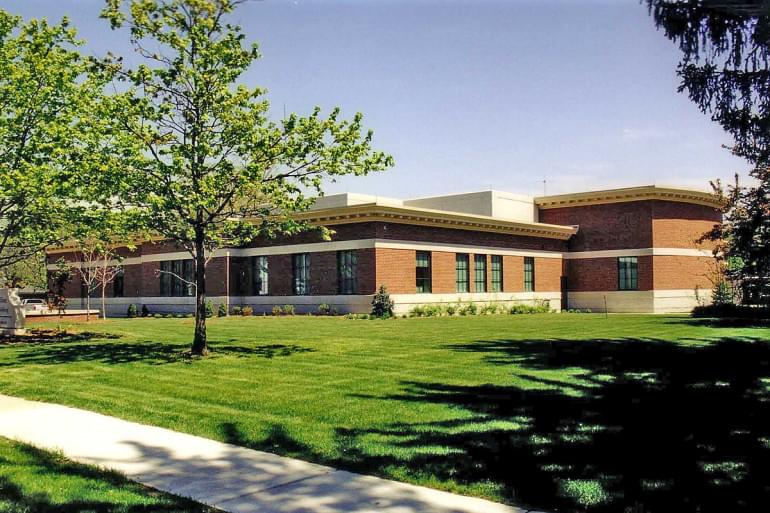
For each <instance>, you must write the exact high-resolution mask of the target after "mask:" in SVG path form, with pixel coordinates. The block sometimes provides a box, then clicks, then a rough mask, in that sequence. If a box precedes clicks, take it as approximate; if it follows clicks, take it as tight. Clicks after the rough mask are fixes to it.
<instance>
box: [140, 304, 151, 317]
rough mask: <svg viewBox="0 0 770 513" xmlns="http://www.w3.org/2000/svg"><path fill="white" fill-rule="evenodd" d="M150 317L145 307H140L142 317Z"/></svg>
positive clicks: (148, 310)
mask: <svg viewBox="0 0 770 513" xmlns="http://www.w3.org/2000/svg"><path fill="white" fill-rule="evenodd" d="M149 316H150V309H149V308H147V305H142V317H149Z"/></svg>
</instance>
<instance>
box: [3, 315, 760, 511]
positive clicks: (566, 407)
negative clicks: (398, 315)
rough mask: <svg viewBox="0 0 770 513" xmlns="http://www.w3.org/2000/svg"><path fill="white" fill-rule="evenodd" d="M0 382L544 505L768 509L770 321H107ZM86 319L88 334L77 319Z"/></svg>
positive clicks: (6, 351) (29, 358)
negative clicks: (207, 344) (198, 355)
mask: <svg viewBox="0 0 770 513" xmlns="http://www.w3.org/2000/svg"><path fill="white" fill-rule="evenodd" d="M87 328H88V330H90V331H91V332H92V333H81V334H79V335H72V336H68V337H65V338H63V339H51V340H40V341H38V342H36V343H28V344H24V345H21V344H5V345H2V343H0V392H2V393H7V394H11V395H16V396H21V397H25V398H30V399H40V400H45V401H51V402H56V403H62V404H67V405H72V406H77V407H81V408H86V409H90V410H95V411H99V412H102V413H106V414H110V415H115V416H117V417H122V418H126V419H130V420H135V421H140V422H144V423H149V424H156V425H159V426H163V427H167V428H171V429H176V430H179V431H185V432H189V433H194V434H197V435H201V436H205V437H209V438H214V439H218V440H224V441H227V442H231V443H234V444H238V445H242V446H246V447H253V448H257V449H263V450H267V451H271V452H275V453H279V454H283V455H289V456H295V457H298V458H302V459H306V460H311V461H316V462H321V463H326V464H330V465H334V466H337V467H342V468H345V469H350V470H354V471H359V472H363V473H371V474H376V475H380V476H385V477H389V478H393V479H398V480H403V481H408V482H412V483H417V484H422V485H427V486H431V487H436V488H440V489H444V490H449V491H454V492H459V493H464V494H469V495H476V496H481V497H486V498H490V499H493V500H498V501H503V502H507V503H511V504H517V505H524V506H530V507H534V508H542V509H547V510H552V511H556V510H558V511H591V512H602V513H604V512H624V511H629V512H633V513H640V512H644V513H652V512H661V513H669V512H672V511H676V512H678V513H681V512H690V511H692V512H695V511H698V512H701V513H709V512H715V513H716V512H719V513H724V512H730V513H735V512H748V511H766V508H767V505H768V504H770V343H768V342H770V330H769V329H767V328H752V327H724V326H717V325H713V324H711V323H709V322H708V321H703V320H693V319H688V318H685V317H669V316H631V315H629V316H610V317H609V318H605V317H604V316H601V315H586V314H560V315H557V314H545V315H519V316H482V317H473V318H467V317H457V318H428V319H396V320H389V321H366V320H350V319H343V318H308V317H294V318H271V317H267V318H261V317H258V318H230V319H212V320H211V323H210V328H209V330H210V339H211V344H212V349H213V351H214V352H213V355H212V356H211V357H209V358H207V359H202V360H200V359H196V360H189V359H186V358H184V357H182V356H180V353H181V351H183V350H185V349H186V348H187V346H188V341H189V339H190V337H191V334H192V328H193V326H192V320H189V319H135V320H111V321H106V322H100V323H94V324H92V325H90V326H88V327H87ZM81 329H82V328H81Z"/></svg>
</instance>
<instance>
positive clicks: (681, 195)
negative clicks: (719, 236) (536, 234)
mask: <svg viewBox="0 0 770 513" xmlns="http://www.w3.org/2000/svg"><path fill="white" fill-rule="evenodd" d="M648 200H661V201H676V202H680V203H691V204H694V205H703V206H707V207H713V208H722V206H723V205H722V201H721V200H720V199H719V198H718V197H717V196H716V195H714V194H712V193H709V192H705V191H697V190H689V189H679V188H670V187H658V186H655V185H646V186H642V187H629V188H625V189H611V190H605V191H590V192H579V193H575V194H559V195H554V196H540V197H538V198H535V204H536V205H537V206H538V207H539V208H541V209H550V208H563V207H579V206H584V205H603V204H607V203H626V202H629V201H648Z"/></svg>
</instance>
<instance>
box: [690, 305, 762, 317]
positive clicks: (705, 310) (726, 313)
mask: <svg viewBox="0 0 770 513" xmlns="http://www.w3.org/2000/svg"><path fill="white" fill-rule="evenodd" d="M692 316H693V317H696V318H712V317H713V318H723V319H770V308H761V307H755V306H746V305H736V304H734V303H714V304H712V305H704V306H696V307H695V308H693V310H692Z"/></svg>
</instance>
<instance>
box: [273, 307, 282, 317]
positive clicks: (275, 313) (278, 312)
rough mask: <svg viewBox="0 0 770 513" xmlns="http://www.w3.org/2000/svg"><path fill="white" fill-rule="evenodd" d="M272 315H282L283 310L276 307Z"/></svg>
mask: <svg viewBox="0 0 770 513" xmlns="http://www.w3.org/2000/svg"><path fill="white" fill-rule="evenodd" d="M273 315H283V308H281V307H280V306H278V305H275V306H274V307H273Z"/></svg>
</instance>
